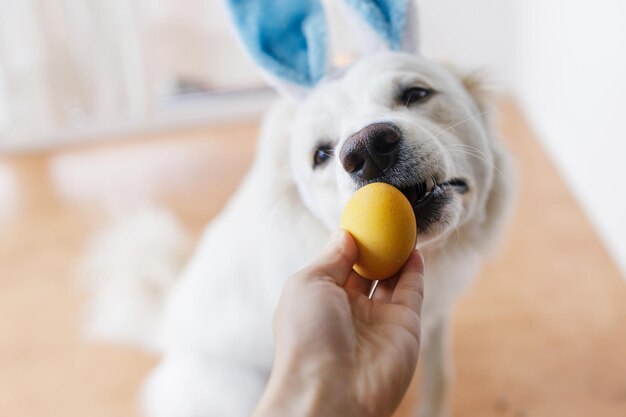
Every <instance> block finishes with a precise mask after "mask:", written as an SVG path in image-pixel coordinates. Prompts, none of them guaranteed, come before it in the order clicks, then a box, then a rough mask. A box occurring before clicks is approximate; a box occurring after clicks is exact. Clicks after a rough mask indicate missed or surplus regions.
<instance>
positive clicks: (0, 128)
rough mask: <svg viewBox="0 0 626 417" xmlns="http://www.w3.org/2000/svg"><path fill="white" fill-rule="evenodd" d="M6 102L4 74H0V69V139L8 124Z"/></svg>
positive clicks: (0, 72) (0, 71)
mask: <svg viewBox="0 0 626 417" xmlns="http://www.w3.org/2000/svg"><path fill="white" fill-rule="evenodd" d="M5 100H6V87H5V85H4V74H2V68H0V138H1V137H2V135H3V134H4V130H5V129H6V126H7V123H8V114H7V106H6V103H5Z"/></svg>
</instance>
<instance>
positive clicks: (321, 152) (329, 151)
mask: <svg viewBox="0 0 626 417" xmlns="http://www.w3.org/2000/svg"><path fill="white" fill-rule="evenodd" d="M331 156H333V147H332V146H330V145H327V144H324V145H320V146H318V147H317V149H315V153H314V154H313V168H317V167H319V166H320V165H322V164H324V163H325V162H326V161H328V160H329V159H330V157H331Z"/></svg>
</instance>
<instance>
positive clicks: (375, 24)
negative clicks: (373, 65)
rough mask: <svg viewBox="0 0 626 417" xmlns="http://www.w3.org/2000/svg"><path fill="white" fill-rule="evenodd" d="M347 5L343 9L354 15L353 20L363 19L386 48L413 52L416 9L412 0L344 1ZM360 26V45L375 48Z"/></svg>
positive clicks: (375, 45) (415, 49)
mask: <svg viewBox="0 0 626 417" xmlns="http://www.w3.org/2000/svg"><path fill="white" fill-rule="evenodd" d="M344 2H345V4H346V5H347V6H348V7H345V8H344V10H345V11H346V12H347V13H349V14H355V13H356V15H357V17H356V19H354V18H353V21H357V20H360V21H363V22H364V23H366V26H367V27H368V29H369V31H373V32H374V34H375V35H376V36H377V37H378V38H379V40H381V41H383V42H384V44H385V45H386V46H387V48H389V49H392V50H397V51H406V52H417V49H418V39H417V24H416V22H417V8H416V6H415V2H414V0H344ZM360 26H361V28H360V29H361V30H362V32H364V33H363V36H364V42H363V43H364V44H365V45H366V46H368V47H369V48H370V49H371V48H377V47H379V45H380V42H375V41H373V40H372V39H371V36H368V33H367V31H368V30H367V29H364V28H363V27H362V26H363V25H360Z"/></svg>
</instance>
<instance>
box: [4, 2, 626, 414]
mask: <svg viewBox="0 0 626 417" xmlns="http://www.w3.org/2000/svg"><path fill="white" fill-rule="evenodd" d="M325 3H326V5H327V8H328V10H329V20H330V24H331V27H330V29H331V37H332V42H333V46H334V52H335V54H334V57H333V59H334V60H335V61H336V62H337V63H338V64H345V63H348V62H350V61H352V60H353V59H355V58H356V57H358V54H359V53H360V52H359V48H358V45H355V44H353V43H352V40H353V39H354V38H355V37H354V36H351V35H352V34H351V31H350V28H349V27H347V26H346V25H345V22H342V20H341V19H340V18H339V15H338V14H337V12H336V10H335V8H336V6H337V5H336V3H337V2H335V1H333V0H325ZM417 3H418V6H419V10H420V28H421V44H422V50H423V53H424V55H426V56H427V57H429V58H433V59H435V60H439V61H442V62H445V63H450V64H452V65H454V66H456V67H458V68H461V69H463V70H465V71H468V72H472V71H476V70H480V71H481V72H482V73H484V74H485V76H486V78H487V79H488V80H490V86H492V87H493V88H494V89H495V90H497V91H499V98H498V101H497V103H498V105H497V110H498V113H500V114H501V117H500V119H499V120H500V121H499V126H500V129H501V132H502V134H503V136H504V137H505V140H506V141H507V144H508V145H509V147H511V148H512V149H513V151H514V153H515V154H516V157H517V159H518V164H519V166H520V172H521V179H520V181H521V187H522V191H521V194H520V201H519V209H518V212H517V214H516V216H517V217H516V220H515V221H514V224H513V226H512V231H511V232H510V235H509V238H508V240H507V243H506V244H504V249H503V250H502V252H501V253H500V255H498V258H497V260H496V261H494V263H493V264H492V265H491V266H489V267H488V268H487V270H486V271H485V272H484V274H483V276H482V277H481V280H480V281H479V284H478V286H477V287H476V288H477V289H476V288H475V289H474V290H473V291H474V292H473V293H472V295H471V296H470V298H469V299H468V300H466V301H465V302H464V303H465V304H463V305H462V306H461V307H460V308H461V309H462V311H464V312H465V313H467V314H466V315H465V318H463V319H462V318H459V321H458V322H457V324H456V326H457V328H458V329H457V330H458V332H457V333H459V339H458V340H459V342H458V343H457V356H458V358H459V359H460V361H461V365H460V366H461V368H460V370H459V372H460V373H461V375H460V381H459V384H460V385H462V386H467V387H470V386H472V384H474V383H475V382H476V381H477V380H479V381H483V379H484V378H486V377H485V375H491V377H492V379H491V380H490V381H491V385H489V383H485V384H486V385H485V388H484V389H483V390H484V392H483V394H480V393H476V392H473V395H472V396H467V397H462V398H460V399H457V400H456V401H457V409H458V410H459V414H460V415H467V416H470V415H476V414H473V411H472V412H470V411H468V410H475V411H477V412H478V411H481V412H484V411H485V410H487V411H489V412H492V413H496V412H503V413H505V412H510V415H513V413H514V412H518V414H515V415H516V416H517V417H522V416H526V415H550V416H556V415H568V416H573V415H581V416H583V415H584V416H588V415H598V416H600V415H603V416H609V415H615V416H617V415H621V416H623V415H624V413H623V412H626V378H624V377H623V376H624V375H626V371H624V369H623V366H622V365H619V366H622V367H621V368H620V367H619V366H617V367H616V365H615V363H621V364H623V363H625V362H626V357H625V356H626V355H625V354H624V352H626V342H625V341H624V339H623V338H622V339H619V340H618V339H617V338H618V337H620V336H619V335H618V334H617V333H619V334H621V333H625V332H623V327H620V326H623V325H626V310H625V309H624V308H623V307H621V306H626V293H625V292H624V288H623V281H622V280H621V279H620V277H624V274H625V273H626V239H624V236H626V221H624V213H626V185H625V181H626V164H625V163H623V161H622V158H623V155H625V154H626V124H624V120H626V76H624V74H626V47H625V45H626V24H624V17H625V16H626V2H624V1H622V0H598V1H595V2H589V1H583V0H568V1H566V0H509V1H506V2H505V1H500V0H419V1H418V2H417ZM274 99H275V94H274V93H273V92H272V90H271V89H269V88H267V87H266V85H265V83H264V82H263V79H262V78H261V77H260V75H259V72H258V71H257V69H256V68H255V66H254V64H253V63H252V62H251V61H250V60H249V59H248V57H247V56H246V55H245V54H244V53H243V51H242V49H241V48H240V47H239V44H238V42H237V40H236V37H235V34H234V31H233V28H232V27H231V24H230V20H229V16H228V14H227V11H226V8H225V5H224V4H223V2H222V1H217V0H107V1H104V0H94V1H89V2H86V1H83V0H55V1H47V0H20V1H11V0H0V226H1V227H0V290H1V291H0V293H2V294H3V295H1V296H0V364H1V365H2V366H1V368H2V369H3V370H4V372H3V373H4V376H2V375H0V414H4V413H3V412H2V411H3V407H4V408H5V410H11V415H13V416H17V415H48V416H52V415H64V416H68V415H99V414H102V415H116V414H117V415H124V414H127V413H128V412H129V411H128V410H130V409H132V408H131V406H130V404H132V403H133V398H134V395H135V392H136V390H137V387H138V386H139V381H140V380H141V378H142V377H143V375H144V374H145V372H147V370H148V369H149V368H150V367H151V366H152V364H153V363H154V361H155V360H156V359H155V358H154V357H151V356H143V354H140V353H136V352H133V351H126V350H118V348H116V347H98V346H91V347H84V346H83V345H84V342H83V341H82V339H81V337H80V335H79V327H80V323H79V322H80V320H79V317H80V304H81V299H80V296H78V295H76V292H75V290H74V289H73V288H74V281H73V279H74V278H71V276H73V270H74V267H75V264H76V262H77V260H78V259H79V257H80V252H81V250H82V248H83V246H84V244H85V242H86V241H88V239H89V236H90V235H91V234H92V233H93V231H94V230H96V229H97V228H98V227H101V226H102V225H103V224H105V220H104V219H105V218H107V217H108V216H109V215H111V214H112V213H113V214H115V215H118V216H120V215H121V216H124V215H126V214H128V213H130V212H131V209H132V210H134V209H136V208H137V207H140V206H142V205H146V204H159V205H163V206H166V207H167V208H168V209H170V210H171V211H173V212H174V213H175V214H176V215H177V216H178V217H179V218H180V221H181V222H182V223H183V225H184V227H186V228H187V229H189V230H190V231H191V232H192V233H193V234H194V235H197V233H199V231H200V230H201V228H202V226H203V225H204V224H205V223H206V222H207V221H209V220H210V218H211V217H212V216H213V215H214V214H215V213H217V212H218V211H219V209H220V208H221V207H222V205H223V204H224V201H225V200H226V199H227V197H228V196H229V195H230V194H231V193H232V191H233V190H234V189H235V187H236V185H237V184H238V182H239V181H240V179H241V177H242V175H243V174H244V173H245V170H246V168H247V166H248V165H249V163H250V161H251V159H252V156H253V151H254V140H255V138H256V134H257V129H258V121H259V120H260V117H261V115H262V113H263V111H264V110H265V109H267V107H268V106H269V104H270V103H271V102H272V100H274ZM530 254H533V256H535V258H530ZM529 259H539V260H541V261H542V262H544V263H543V264H541V265H544V266H545V268H543V267H542V269H541V270H539V269H537V268H535V267H534V266H533V267H531V266H529V265H528V263H529V262H532V261H531V260H529ZM511 265H516V266H518V267H519V268H518V269H517V270H516V272H510V271H509V270H507V269H506V267H511ZM620 271H621V272H620ZM526 273H528V274H534V275H536V274H539V276H540V277H537V279H536V281H535V282H536V286H530V288H531V290H529V289H528V288H521V287H519V280H520V279H521V280H523V279H526V276H525V275H524V274H526ZM504 275H506V277H507V278H506V279H505V280H504V281H502V280H503V279H504V278H503V276H504ZM574 278H576V279H574ZM555 280H556V281H555ZM603 280H604V281H603ZM502 282H506V283H507V284H506V285H504V284H502ZM498 283H500V284H498ZM571 287H577V289H572V288H571ZM479 290H480V291H481V292H480V293H479V292H477V291H479ZM561 292H564V293H565V294H566V295H562V294H561ZM511 293H516V294H517V295H515V296H512V295H511ZM504 294H506V295H504ZM567 294H569V296H568V295H567ZM472 297H473V298H472ZM481 297H482V298H481ZM507 297H519V298H516V299H510V298H507ZM590 298H593V301H594V302H595V303H597V304H595V305H594V306H587V307H584V308H583V307H581V304H584V303H587V302H588V301H589V299H590ZM556 299H558V300H561V301H558V302H557V301H555V300H556ZM512 300H514V301H512ZM515 300H517V301H515ZM537 300H544V301H547V302H548V303H555V304H553V310H550V311H547V310H544V309H543V307H537V305H538V301H537ZM516 303H517V304H516ZM559 303H562V304H559ZM486 304H487V305H489V306H490V308H489V309H488V310H489V311H491V312H492V313H493V312H497V311H499V312H500V313H502V315H501V316H499V317H508V318H509V320H508V321H505V322H502V321H498V319H497V318H494V317H493V316H490V315H489V314H487V315H485V313H484V311H485V309H484V306H485V305H486ZM481 306H482V309H481ZM511 306H512V307H511ZM559 306H560V307H559ZM498 308H500V310H498ZM508 308H512V309H515V308H517V310H515V311H513V310H508ZM585 308H589V310H585ZM463 309H464V310H463ZM581 309H582V310H584V313H583V312H581ZM36 311H39V312H43V311H45V312H48V313H49V314H47V313H46V314H43V315H40V314H33V312H36ZM493 314H495V313H493ZM546 317H550V318H552V319H553V320H552V321H550V320H548V321H547V322H548V323H551V324H550V325H546V326H547V327H546V326H544V327H542V325H540V324H538V323H544V324H545V323H546V321H545V319H546ZM573 317H575V318H577V320H578V319H579V318H580V317H583V319H582V322H583V323H582V324H581V326H582V329H581V328H578V327H568V326H570V325H571V323H569V321H568V320H571V319H572V318H573ZM8 318H10V319H8ZM490 320H491V321H495V322H497V323H496V324H498V325H499V326H500V328H499V329H500V333H499V334H500V335H501V336H502V337H497V336H493V338H492V339H493V340H491V341H492V342H493V343H492V344H488V343H487V341H486V340H483V344H484V345H488V346H487V348H486V349H483V351H486V356H484V360H483V362H480V361H481V359H480V355H478V356H476V355H477V354H476V353H475V351H474V350H472V346H473V345H472V344H471V343H472V342H470V334H471V333H472V332H473V331H475V330H476V329H477V328H481V327H480V326H481V325H483V324H485V323H486V322H488V321H490ZM492 324H493V323H492ZM520 326H522V327H524V328H526V329H528V328H529V327H531V328H532V327H533V326H535V327H536V328H537V329H538V330H537V332H536V333H533V332H532V331H530V332H529V333H528V334H527V335H526V338H522V339H518V338H517V337H518V336H515V335H516V334H517V333H515V329H517V331H518V332H519V328H520ZM585 326H587V327H585ZM492 328H493V327H492ZM563 329H568V330H563ZM584 329H587V330H588V332H587V333H585V330H584ZM563 332H565V333H566V334H563ZM506 335H509V336H510V337H507V336H506ZM558 335H560V336H558ZM582 335H584V336H582ZM464 337H465V339H464ZM533 337H534V339H533ZM551 338H553V339H551ZM554 338H555V339H554ZM487 339H489V337H487ZM583 339H584V342H583V341H582V340H583ZM550 340H551V341H552V342H550ZM545 345H548V346H549V348H550V349H552V350H551V352H552V353H553V354H554V356H550V355H548V356H545V355H544V351H543V350H542V348H541V347H542V346H545ZM566 345H570V346H571V345H575V346H578V347H579V348H577V349H575V351H571V352H570V353H563V350H562V349H563V347H564V346H566ZM459 346H460V347H459ZM493 346H500V348H499V349H500V350H499V352H500V355H501V356H499V357H501V358H502V361H501V362H498V361H497V360H496V361H493V358H494V355H496V356H497V354H496V353H494V351H493V349H494V347H493ZM581 346H586V347H585V348H583V347H581ZM483 347H484V346H483ZM620 347H624V349H623V350H620V349H621V348H620ZM535 348H536V349H537V350H536V351H534V350H533V349H535ZM490 349H491V350H490ZM602 349H604V350H602ZM529 351H530V352H535V354H534V356H533V354H530V356H529V355H528V352H529ZM598 352H602V353H601V355H600V356H602V357H604V358H609V357H610V358H614V359H615V362H611V363H610V364H609V363H607V364H606V366H605V367H602V366H595V365H593V364H592V363H591V361H592V359H590V358H591V356H592V355H593V357H594V359H593V360H595V357H596V355H597V354H598ZM546 355H547V354H546ZM477 357H478V358H479V359H476V358H477ZM511 357H516V358H522V357H523V358H526V359H520V361H521V362H520V363H522V365H520V366H517V367H516V366H515V365H513V364H512V363H510V362H508V361H507V358H511ZM464 360H465V361H466V362H463V361H464ZM585 360H587V361H588V362H589V363H588V368H586V367H585V366H583V368H584V369H586V371H585V370H580V369H579V370H578V371H572V369H571V368H572V367H575V366H581V365H580V362H581V361H585ZM537 361H538V362H541V363H543V364H544V365H545V366H541V367H538V368H537V370H536V371H537V373H536V374H532V372H530V371H528V372H530V373H531V374H532V375H530V374H529V373H525V372H526V371H524V369H528V368H529V367H530V368H532V367H533V366H536V364H537ZM542 361H543V362H542ZM55 363H56V365H55ZM463 363H465V364H466V366H465V368H463ZM494 363H495V364H497V366H496V365H494ZM103 364H107V365H106V366H105V367H103V366H102V365H103ZM490 364H491V365H490ZM490 366H492V367H494V369H493V373H489V371H484V369H487V368H489V367H490ZM104 368H106V369H104ZM507 369H508V370H511V369H515V371H514V372H506V370H507ZM594 369H595V370H594ZM598 369H600V370H598ZM566 370H569V371H566ZM618 370H620V372H622V371H624V372H622V373H621V374H618V373H617V371H618ZM483 371H484V372H486V374H485V373H481V372H483ZM472 372H473V373H472ZM563 372H579V373H578V374H575V375H574V374H568V375H569V376H568V378H566V379H568V382H564V381H562V380H560V379H559V375H562V374H563ZM594 372H595V373H594ZM59 373H65V374H64V375H65V376H64V377H63V378H65V379H63V378H62V380H63V381H65V383H66V384H67V386H71V387H74V391H73V392H75V393H76V396H78V394H80V395H82V396H83V398H85V399H86V400H89V401H90V402H91V403H92V404H100V407H99V408H100V410H101V411H93V409H88V408H81V406H80V405H77V404H79V403H80V402H76V397H73V396H68V395H69V394H63V393H60V391H59V390H60V388H59V387H58V386H55V384H54V383H52V382H51V380H54V378H55V376H56V377H58V376H59ZM129 375H130V376H129ZM546 375H547V378H549V377H550V376H551V377H553V378H554V381H553V382H554V383H555V384H556V385H559V384H562V385H560V387H561V389H556V388H555V389H554V390H553V391H549V392H547V393H546V392H543V391H541V390H540V391H541V392H539V393H538V392H537V391H533V388H532V386H533V383H537V384H541V383H542V378H543V377H544V376H546ZM620 375H621V376H620ZM86 378H90V379H92V380H93V381H94V384H93V385H91V386H85V385H83V384H81V383H80V381H82V380H84V379H86ZM533 378H534V379H533ZM34 381H35V382H34ZM46 381H47V382H46ZM494 381H496V382H494ZM507 384H509V386H512V387H513V388H511V391H510V392H512V393H514V394H506V393H502V387H503V386H507ZM511 384H512V385H511ZM590 384H595V385H596V386H598V384H599V386H600V387H601V388H602V391H601V392H599V391H597V390H598V388H593V389H592V388H590V387H589V385H590ZM490 387H491V388H493V389H491V388H490ZM490 389H491V391H490ZM590 389H591V391H592V392H591V394H589V392H588V390H590ZM584 390H587V391H585V392H587V394H585V395H586V396H585V395H583V394H580V392H582V391H584ZM70 391H72V390H71V389H70ZM470 392H472V391H471V390H470ZM579 394H580V395H579ZM64 395H65V396H64ZM481 395H483V396H482V397H481ZM577 395H578V399H579V402H576V401H574V402H572V401H569V402H567V401H565V399H568V398H569V399H570V400H571V398H574V397H576V396H577ZM28 398H36V399H37V400H38V401H35V402H32V403H30V404H29V406H24V404H25V403H26V402H27V401H26V400H27V399H28ZM63 399H65V400H63ZM477 399H482V400H484V402H478V400H477ZM516 400H517V401H518V403H524V404H526V405H524V406H522V405H519V404H517V405H516V404H514V403H515V401H516ZM565 402H567V404H569V406H568V405H567V404H565ZM37 404H39V407H40V408H37V407H38V405H37ZM484 404H487V406H484ZM494 404H495V405H494ZM528 404H530V405H528ZM572 404H575V406H574V405H572ZM483 406H484V407H483ZM492 406H493V407H492ZM29 407H31V408H29ZM33 407H34V408H33ZM107 407H108V408H107ZM472 407H474V408H472ZM481 407H483V408H481ZM485 407H486V408H485ZM498 407H499V408H498ZM533 407H534V408H533ZM568 407H569V408H568ZM86 410H89V411H88V412H86ZM494 410H495V411H494ZM497 410H500V411H497ZM503 410H504V411H503ZM558 410H568V412H567V413H560V412H559V411H558ZM85 412H86V413H85ZM81 413H82V414H81ZM519 413H524V414H519ZM484 415H489V414H488V413H487V414H484ZM502 415H504V414H502Z"/></svg>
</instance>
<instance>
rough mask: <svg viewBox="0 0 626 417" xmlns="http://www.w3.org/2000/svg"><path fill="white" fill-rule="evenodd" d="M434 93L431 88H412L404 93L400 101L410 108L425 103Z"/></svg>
mask: <svg viewBox="0 0 626 417" xmlns="http://www.w3.org/2000/svg"><path fill="white" fill-rule="evenodd" d="M433 93H434V91H433V90H431V89H429V88H425V87H411V88H407V89H406V90H404V91H403V92H402V94H401V95H400V98H399V99H398V101H399V102H400V103H402V104H403V105H405V106H406V107H409V106H410V105H412V104H415V103H421V102H424V101H425V100H426V99H428V98H429V97H430V96H432V95H433Z"/></svg>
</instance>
